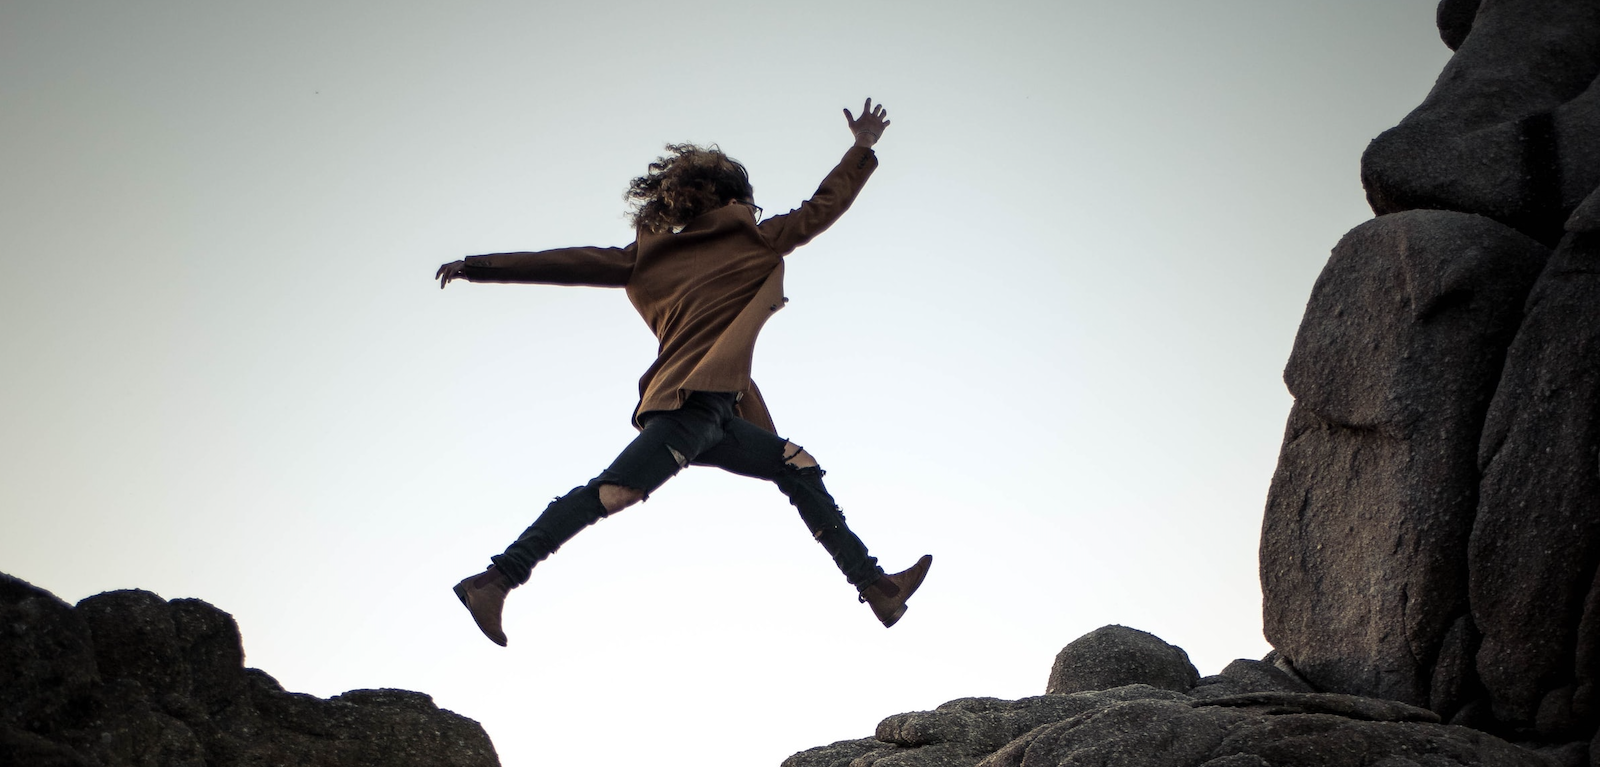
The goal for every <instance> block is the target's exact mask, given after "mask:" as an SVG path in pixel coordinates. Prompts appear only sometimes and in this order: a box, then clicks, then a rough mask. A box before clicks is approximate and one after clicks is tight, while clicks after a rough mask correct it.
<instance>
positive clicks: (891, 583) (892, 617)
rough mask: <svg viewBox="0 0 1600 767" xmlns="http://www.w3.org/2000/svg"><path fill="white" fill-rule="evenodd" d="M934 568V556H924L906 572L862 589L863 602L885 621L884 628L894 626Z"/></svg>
mask: <svg viewBox="0 0 1600 767" xmlns="http://www.w3.org/2000/svg"><path fill="white" fill-rule="evenodd" d="M932 566H933V555H932V554H924V555H922V558H921V559H919V560H917V563H916V564H914V565H912V566H911V567H909V568H907V569H906V570H905V571H904V572H898V573H895V574H894V575H885V576H883V577H882V578H879V579H877V580H875V581H873V582H872V584H871V585H869V586H867V587H866V588H864V589H862V590H861V601H863V602H866V603H867V605H868V606H870V607H871V608H872V614H873V615H876V616H878V620H880V621H883V627H884V628H888V627H890V626H893V625H894V624H895V622H896V621H898V620H900V616H902V615H905V614H906V600H907V599H910V598H911V595H912V594H915V593H916V592H917V587H918V586H921V585H922V579H923V578H926V577H928V568H929V567H932Z"/></svg>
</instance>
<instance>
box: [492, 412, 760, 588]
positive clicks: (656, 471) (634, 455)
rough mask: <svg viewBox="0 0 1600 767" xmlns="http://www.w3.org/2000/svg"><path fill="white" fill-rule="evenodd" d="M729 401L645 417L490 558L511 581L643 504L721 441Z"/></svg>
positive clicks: (517, 581) (518, 581)
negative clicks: (633, 433) (612, 454)
mask: <svg viewBox="0 0 1600 767" xmlns="http://www.w3.org/2000/svg"><path fill="white" fill-rule="evenodd" d="M731 415H732V401H731V399H726V398H720V397H719V396H718V395H710V394H702V393H698V392H697V393H695V394H692V395H690V397H689V399H688V401H687V402H685V403H684V406H683V407H681V408H679V409H677V410H668V411H662V412H659V413H653V414H650V415H649V417H647V418H646V420H645V424H644V429H643V430H641V431H640V432H639V436H637V437H635V438H634V440H633V441H632V442H631V443H629V444H628V446H627V447H626V448H623V450H622V452H621V453H620V454H619V455H618V456H617V458H616V460H614V461H612V462H611V465H610V466H609V467H607V468H606V470H605V471H603V472H600V476H598V477H595V478H594V479H592V480H590V481H589V483H588V484H586V485H583V486H581V487H575V488H573V489H572V491H571V492H569V493H567V494H566V495H564V496H562V497H560V498H557V499H555V501H553V502H552V503H551V504H550V506H549V507H548V508H546V509H545V511H544V513H543V514H540V515H539V518H538V519H535V520H534V521H533V524H532V525H529V526H528V529H527V530H524V531H523V533H522V535H521V536H519V537H518V538H517V540H516V542H515V543H512V544H511V546H510V547H508V548H507V549H506V551H505V553H504V554H501V555H499V556H496V557H492V559H493V560H494V563H495V565H496V566H497V567H499V568H500V569H501V570H502V571H504V572H505V574H506V575H507V576H509V577H510V578H511V580H512V581H513V583H515V584H516V585H521V584H523V583H526V582H527V581H528V577H529V573H530V571H531V570H532V569H533V566H534V565H535V564H538V563H539V562H540V561H541V560H543V559H544V558H545V557H548V556H550V555H551V554H553V553H555V551H556V549H558V548H560V547H561V546H562V544H565V543H566V542H567V541H569V540H572V538H573V536H576V535H577V534H578V533H579V532H580V531H582V530H583V529H584V528H585V527H588V526H589V525H592V524H594V523H595V522H598V521H600V520H601V519H603V518H605V517H607V516H610V515H611V514H614V513H616V512H618V511H621V510H622V509H625V508H627V507H629V506H632V505H633V504H635V503H638V502H639V501H642V500H646V499H648V498H649V497H650V494H651V493H653V492H655V491H656V489H657V488H659V487H661V486H662V485H663V484H666V481H667V480H669V479H671V478H672V477H673V475H675V474H677V473H678V472H679V471H680V470H682V469H683V467H684V465H686V464H687V463H688V462H689V460H690V459H691V458H693V457H695V456H697V455H699V454H700V453H701V452H703V451H704V450H705V449H706V448H707V447H709V446H711V445H714V444H716V443H717V442H719V441H721V439H722V423H723V422H724V421H725V420H726V419H728V418H729V417H731Z"/></svg>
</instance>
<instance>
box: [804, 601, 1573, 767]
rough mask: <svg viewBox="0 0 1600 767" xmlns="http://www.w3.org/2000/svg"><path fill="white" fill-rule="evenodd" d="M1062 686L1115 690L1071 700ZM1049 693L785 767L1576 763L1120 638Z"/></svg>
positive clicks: (1246, 667)
mask: <svg viewBox="0 0 1600 767" xmlns="http://www.w3.org/2000/svg"><path fill="white" fill-rule="evenodd" d="M1063 679H1075V680H1084V681H1088V680H1108V681H1110V682H1112V683H1115V684H1117V685H1118V686H1115V687H1109V688H1104V689H1098V690H1091V689H1068V688H1064V687H1062V686H1061V680H1063ZM1174 680H1186V681H1182V682H1179V683H1177V687H1178V689H1174V685H1175V682H1174ZM1069 687H1070V686H1069ZM1049 688H1050V689H1051V690H1052V692H1050V693H1047V694H1045V695H1041V696H1038V697H1034V698H1023V699H1022V700H1000V699H998V698H961V699H958V700H953V701H950V702H949V703H946V704H944V705H942V706H939V707H938V708H936V709H934V710H933V711H918V712H913V713H909V714H897V715H895V716H891V717H889V718H887V719H885V720H883V721H882V722H881V723H879V724H878V730H877V734H876V735H874V736H873V737H871V738H863V739H860V740H846V741H840V742H838V743H834V744H832V745H828V746H822V747H820V748H813V749H810V750H808V751H802V752H800V753H798V754H795V755H794V756H791V757H789V758H788V759H786V760H784V762H783V767H1056V766H1057V765H1105V766H1106V767H1113V766H1115V767H1123V766H1126V767H1299V766H1300V765H1318V767H1358V765H1359V766H1364V765H1373V766H1375V767H1454V766H1456V765H1482V766H1484V767H1562V766H1564V765H1567V764H1571V763H1572V759H1573V757H1574V755H1575V752H1574V750H1573V749H1567V750H1564V751H1563V750H1553V751H1549V752H1545V753H1541V752H1537V751H1533V750H1529V749H1526V748H1522V747H1519V746H1516V745H1513V744H1511V743H1508V742H1506V741H1504V740H1501V739H1499V738H1496V737H1494V736H1492V735H1489V734H1486V733H1483V732H1480V731H1478V730H1474V729H1470V728H1467V727H1460V726H1453V725H1446V724H1441V723H1439V716H1438V715H1437V714H1435V713H1434V712H1432V711H1429V710H1428V709H1426V708H1421V707H1417V706H1412V705H1408V704H1405V703H1400V702H1396V701H1386V700H1377V699H1373V698H1363V697H1358V696H1354V695H1340V694H1335V693H1316V692H1311V691H1310V688H1309V687H1308V686H1306V683H1305V682H1304V681H1302V680H1300V679H1298V678H1296V677H1295V676H1293V675H1292V674H1291V673H1290V672H1287V671H1284V670H1282V669H1280V668H1278V667H1277V666H1275V665H1273V664H1272V663H1271V662H1268V661H1253V660H1238V661H1234V662H1233V663H1232V664H1229V666H1228V667H1227V668H1226V669H1224V670H1223V672H1222V673H1221V674H1218V675H1217V676H1210V677H1204V678H1200V677H1199V675H1198V674H1197V673H1196V672H1195V669H1194V666H1192V665H1190V664H1189V658H1188V655H1187V654H1185V653H1184V652H1183V650H1181V649H1179V648H1177V647H1173V646H1172V645H1169V644H1166V643H1165V642H1162V641H1161V640H1160V639H1157V638H1156V637H1153V636H1151V635H1149V634H1146V633H1144V632H1142V631H1136V630H1134V629H1130V628H1126V627H1123V626H1106V627H1104V628H1101V629H1098V630H1096V631H1094V632H1092V633H1090V634H1088V635H1086V636H1084V637H1083V638H1081V639H1079V640H1077V641H1075V642H1073V643H1072V644H1070V645H1068V646H1067V647H1066V649H1064V650H1062V651H1061V654H1060V655H1058V656H1057V657H1056V663H1055V667H1054V668H1053V669H1052V670H1051V673H1050V683H1049Z"/></svg>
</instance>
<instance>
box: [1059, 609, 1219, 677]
mask: <svg viewBox="0 0 1600 767" xmlns="http://www.w3.org/2000/svg"><path fill="white" fill-rule="evenodd" d="M1199 680H1200V673H1199V672H1197V671H1195V668H1194V664H1192V663H1190V662H1189V656H1188V654H1187V653H1185V652H1184V651H1183V649H1182V648H1179V647H1175V646H1173V645H1170V644H1167V643H1166V642H1163V641H1161V640H1160V639H1159V638H1157V637H1156V636H1154V635H1152V634H1148V633H1146V632H1143V631H1139V630H1138V629H1130V628H1128V627H1126V626H1102V627H1101V628H1098V629H1095V630H1094V631H1091V632H1089V633H1088V634H1085V635H1084V636H1082V637H1079V638H1078V639H1077V640H1075V641H1073V642H1072V643H1071V644H1069V645H1067V646H1066V647H1064V648H1062V650H1061V652H1060V653H1059V654H1057V655H1056V662H1055V666H1054V667H1053V668H1052V669H1051V670H1050V682H1049V684H1048V685H1047V686H1046V688H1045V691H1046V692H1049V693H1071V692H1079V691H1081V690H1105V689H1110V688H1113V687H1122V686H1124V685H1130V684H1147V685H1150V686H1152V687H1156V688H1160V689H1164V690H1174V691H1177V692H1185V691H1187V690H1188V689H1189V688H1191V687H1193V686H1194V685H1195V682H1197V681H1199Z"/></svg>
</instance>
